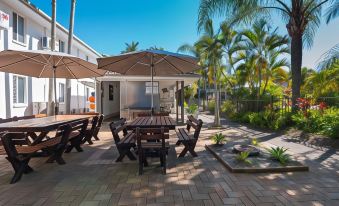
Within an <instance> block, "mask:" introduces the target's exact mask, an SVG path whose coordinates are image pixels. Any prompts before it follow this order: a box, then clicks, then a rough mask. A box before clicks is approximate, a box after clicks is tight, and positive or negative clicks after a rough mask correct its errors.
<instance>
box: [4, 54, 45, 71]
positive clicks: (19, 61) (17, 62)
mask: <svg viewBox="0 0 339 206" xmlns="http://www.w3.org/2000/svg"><path fill="white" fill-rule="evenodd" d="M37 56H39V55H36V56H34V57H37ZM34 57H33V58H34ZM28 59H29V58H26V59H22V60H20V61H17V62H13V63H10V64H7V65H4V66H0V68H6V67H9V66H12V65H15V64H19V63H21V62H23V61H26V60H28Z"/></svg>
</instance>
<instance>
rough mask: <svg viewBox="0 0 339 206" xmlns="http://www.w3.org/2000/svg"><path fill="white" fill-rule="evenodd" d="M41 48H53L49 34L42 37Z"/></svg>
mask: <svg viewBox="0 0 339 206" xmlns="http://www.w3.org/2000/svg"><path fill="white" fill-rule="evenodd" d="M40 42H41V48H42V49H51V39H50V38H49V37H47V36H44V37H41V41H40Z"/></svg>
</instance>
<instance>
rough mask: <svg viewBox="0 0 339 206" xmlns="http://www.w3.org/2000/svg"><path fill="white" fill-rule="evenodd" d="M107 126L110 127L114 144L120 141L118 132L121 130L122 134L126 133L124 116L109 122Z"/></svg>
mask: <svg viewBox="0 0 339 206" xmlns="http://www.w3.org/2000/svg"><path fill="white" fill-rule="evenodd" d="M109 127H110V129H111V132H112V135H113V138H114V141H115V144H117V143H119V142H120V137H119V132H121V131H122V132H123V134H124V136H125V135H126V134H127V128H126V118H121V119H120V120H118V121H114V122H111V123H110V124H109Z"/></svg>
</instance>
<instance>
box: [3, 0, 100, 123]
mask: <svg viewBox="0 0 339 206" xmlns="http://www.w3.org/2000/svg"><path fill="white" fill-rule="evenodd" d="M0 10H1V11H3V12H5V13H7V14H9V15H10V21H9V22H10V28H9V29H8V31H7V30H0V51H2V50H5V49H16V50H38V49H42V48H41V42H40V40H41V37H43V36H47V37H50V34H51V32H50V22H49V20H48V16H47V15H45V14H43V13H42V14H38V13H37V12H36V11H34V10H32V9H31V8H30V7H29V6H27V5H26V3H24V2H22V1H21V0H11V1H0ZM13 12H16V13H17V14H18V15H20V16H22V17H23V18H24V22H25V23H24V28H25V29H24V30H25V43H24V44H22V43H18V42H15V41H13V35H12V30H13V25H12V24H13ZM46 18H47V19H46ZM59 40H62V41H63V42H65V52H67V40H68V33H67V31H66V32H65V28H63V27H61V26H60V25H58V27H57V30H56V41H57V42H59ZM56 49H57V50H58V49H59V48H58V47H56ZM72 54H73V55H75V56H78V57H80V58H83V59H87V58H88V60H89V61H90V62H93V63H96V58H98V57H100V54H98V53H97V52H96V51H94V50H93V49H91V48H90V47H88V46H87V45H86V44H84V43H83V42H82V41H81V40H79V39H78V38H74V40H73V48H72ZM26 80H27V91H26V92H27V104H24V105H15V104H13V74H8V73H3V72H0V96H1V97H6V98H0V118H5V117H7V118H8V117H11V116H23V115H31V114H32V113H33V112H34V111H36V110H35V109H34V108H33V105H35V104H33V103H34V102H47V101H48V79H38V78H34V77H33V78H32V77H27V78H26ZM87 81H92V82H93V80H92V79H89V80H87ZM60 83H63V84H65V83H66V80H65V79H57V96H59V89H58V88H59V84H60ZM87 88H88V89H89V91H90V93H91V92H93V91H94V88H91V87H88V86H85V85H83V84H81V83H79V82H78V81H77V80H72V94H71V95H72V98H71V108H72V109H78V107H80V108H84V107H87V105H88V103H87V100H86V89H87ZM77 95H79V96H77ZM63 110H64V104H63V103H61V104H60V111H61V112H62V111H63Z"/></svg>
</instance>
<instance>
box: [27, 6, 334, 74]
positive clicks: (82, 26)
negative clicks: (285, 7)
mask: <svg viewBox="0 0 339 206" xmlns="http://www.w3.org/2000/svg"><path fill="white" fill-rule="evenodd" d="M31 2H32V3H34V4H35V5H36V6H37V7H39V8H40V9H41V10H43V11H44V12H45V13H47V14H48V15H50V14H51V3H50V2H51V1H50V0H31ZM199 2H200V1H199V0H97V1H90V0H77V6H76V15H75V34H76V35H77V36H78V37H80V38H81V39H82V40H84V41H85V42H86V43H88V44H89V45H90V46H92V47H93V48H94V49H96V50H97V51H98V52H100V53H104V54H110V55H113V54H118V53H120V51H122V50H123V49H124V48H125V42H127V43H129V42H131V41H138V42H139V45H140V46H139V48H140V49H146V48H149V47H151V46H158V47H163V48H165V49H166V50H169V51H174V52H175V51H176V50H177V48H178V47H179V46H180V45H182V44H183V43H194V42H195V41H196V40H197V39H198V37H199V34H198V32H197V17H198V7H199ZM69 10H70V0H57V20H58V22H59V23H61V24H62V25H63V26H65V27H66V28H68V24H69ZM219 21H220V19H219V18H218V19H217V20H216V22H219ZM273 22H274V25H276V26H279V31H280V32H281V33H283V34H286V29H285V26H284V24H283V23H282V22H281V21H280V18H274V19H273ZM338 25H339V18H338V19H337V20H335V21H333V22H332V23H331V24H329V25H326V24H325V23H323V24H322V26H321V27H320V28H319V30H318V32H317V35H316V37H315V41H314V46H313V47H312V49H311V50H305V52H304V61H303V65H305V66H309V67H313V66H314V65H315V64H316V61H317V60H318V59H319V57H320V56H321V54H323V53H324V52H325V51H327V50H328V49H330V48H331V47H332V46H334V45H335V44H337V43H339V35H338V34H339V26H338Z"/></svg>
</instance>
